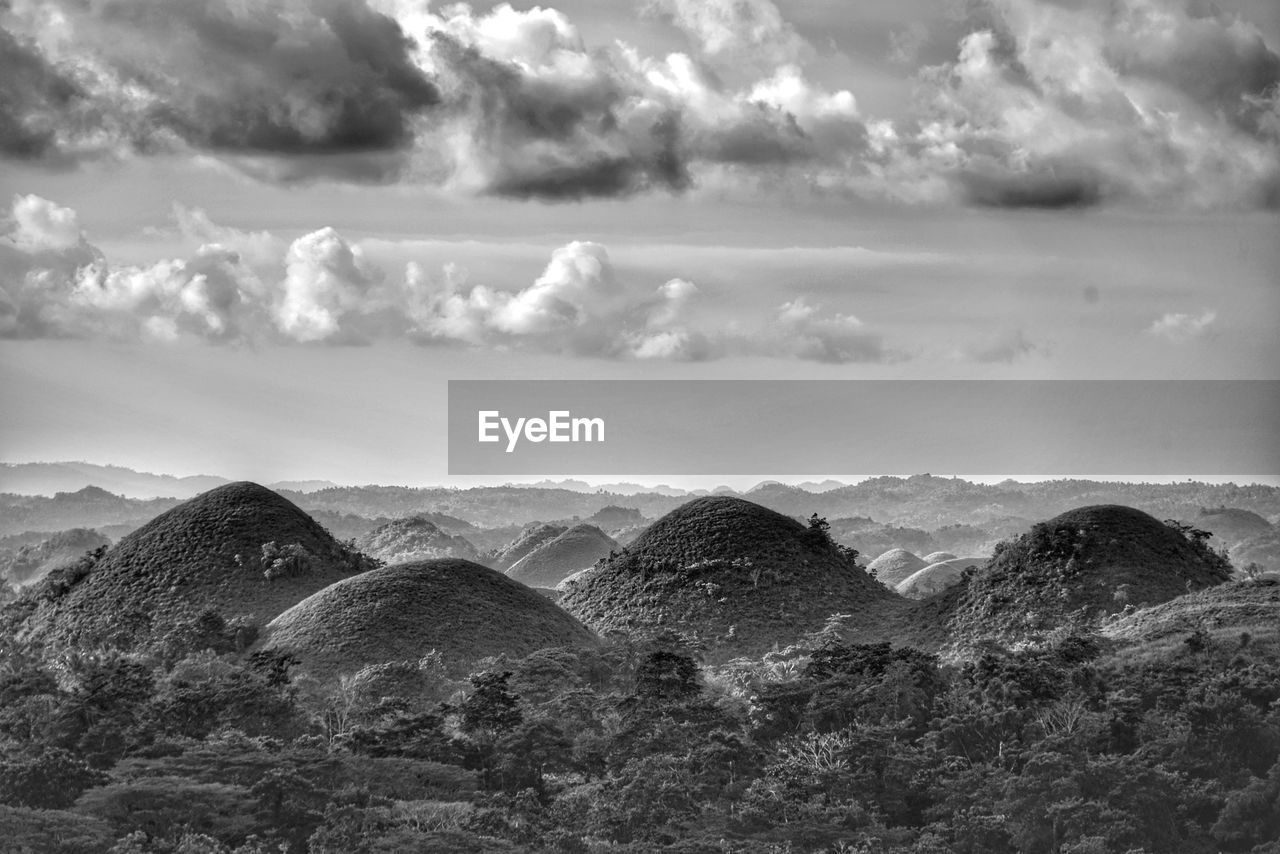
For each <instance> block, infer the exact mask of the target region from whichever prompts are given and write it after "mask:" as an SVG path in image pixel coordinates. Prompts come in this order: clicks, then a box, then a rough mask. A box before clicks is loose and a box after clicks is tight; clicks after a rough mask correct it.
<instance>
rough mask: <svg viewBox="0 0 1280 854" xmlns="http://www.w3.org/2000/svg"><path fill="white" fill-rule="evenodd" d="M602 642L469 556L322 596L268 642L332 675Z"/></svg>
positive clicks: (284, 619)
mask: <svg viewBox="0 0 1280 854" xmlns="http://www.w3.org/2000/svg"><path fill="white" fill-rule="evenodd" d="M594 642H595V639H594V637H593V635H592V634H591V632H589V631H588V630H587V629H586V628H584V627H583V626H582V624H581V623H579V622H578V621H577V620H576V619H574V618H573V617H571V616H570V615H568V614H566V613H565V612H564V611H562V610H560V609H559V608H557V607H556V606H555V605H554V604H553V603H552V602H551V601H549V600H548V599H547V598H546V597H544V596H542V595H541V594H539V593H537V592H536V591H534V590H531V589H529V588H528V587H526V586H525V585H523V584H520V583H519V582H516V581H513V580H511V579H509V578H507V577H506V576H504V575H502V573H500V572H497V571H495V570H492V569H489V568H488V567H485V566H481V565H479V564H476V563H472V562H470V561H465V560H454V559H445V560H429V561H417V562H412V563H403V564H397V565H395V566H387V567H383V568H381V569H375V570H371V571H369V572H366V573H363V574H361V575H356V576H353V577H351V578H348V579H345V580H343V581H340V582H338V583H336V584H333V585H331V586H329V587H326V588H325V589H324V590H321V591H319V592H318V593H315V594H314V595H312V596H310V597H308V598H307V599H305V600H303V601H301V602H299V603H298V604H297V605H295V606H293V607H292V608H290V609H288V610H287V611H285V612H284V613H282V614H280V615H279V616H278V617H276V618H275V619H274V620H272V621H271V623H270V624H269V625H268V626H267V630H266V633H265V638H264V648H265V649H268V650H277V651H282V652H288V653H290V654H292V655H296V656H297V657H298V658H300V659H301V661H302V665H303V667H305V668H307V669H308V670H310V671H312V672H313V673H316V674H317V675H320V676H322V677H324V678H332V677H335V676H336V675H337V674H340V673H352V672H355V671H356V670H359V669H360V668H361V667H363V666H365V665H367V664H372V663H378V662H390V661H405V660H407V661H418V660H419V659H421V658H422V657H423V656H424V655H427V654H428V653H430V652H433V651H434V652H438V653H440V654H441V655H442V656H443V657H444V660H445V661H446V662H447V663H448V664H449V665H450V666H451V667H454V668H459V667H460V668H463V672H465V666H466V665H468V664H472V663H474V662H476V661H479V660H480V659H482V658H485V657H488V656H493V655H498V654H501V653H506V654H507V655H511V656H517V657H518V656H523V655H528V654H529V653H531V652H534V651H535V650H539V649H542V648H544V647H553V646H584V645H589V644H592V643H594Z"/></svg>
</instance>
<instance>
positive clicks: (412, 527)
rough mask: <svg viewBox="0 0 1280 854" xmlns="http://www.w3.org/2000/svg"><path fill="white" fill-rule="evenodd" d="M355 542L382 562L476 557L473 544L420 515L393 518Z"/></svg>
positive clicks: (357, 546) (472, 558)
mask: <svg viewBox="0 0 1280 854" xmlns="http://www.w3.org/2000/svg"><path fill="white" fill-rule="evenodd" d="M355 546H356V548H358V549H359V550H360V551H362V552H363V553H365V554H367V555H368V556H369V557H372V558H376V559H378V560H380V561H382V562H383V563H407V562H408V561H413V560H432V559H434V558H448V557H454V558H459V559H461V560H470V561H477V562H478V561H479V559H480V555H479V554H478V553H477V552H476V547H475V546H473V545H471V543H470V542H469V541H468V540H467V539H466V538H464V537H457V536H453V535H450V534H446V533H445V532H444V531H442V530H440V528H438V527H437V526H436V525H435V524H433V523H432V522H430V521H428V520H427V519H426V517H423V516H410V517H409V518H407V519H396V520H395V521H394V522H388V523H386V524H385V525H381V526H379V527H377V528H374V529H373V530H372V531H370V532H369V533H367V534H365V535H363V536H361V537H359V538H357V539H356V541H355Z"/></svg>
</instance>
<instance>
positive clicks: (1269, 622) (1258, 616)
mask: <svg viewBox="0 0 1280 854" xmlns="http://www.w3.org/2000/svg"><path fill="white" fill-rule="evenodd" d="M1196 629H1204V630H1205V631H1206V632H1209V633H1211V634H1222V633H1227V632H1229V633H1234V634H1235V635H1236V636H1237V637H1238V636H1239V634H1240V632H1242V631H1248V632H1250V634H1252V635H1253V636H1254V637H1260V636H1263V635H1270V636H1272V637H1274V636H1276V635H1277V634H1278V633H1280V580H1276V579H1265V580H1259V581H1235V582H1231V583H1229V584H1222V585H1220V586H1218V587H1210V588H1208V589H1206V590H1199V591H1196V592H1195V593H1187V594H1185V595H1182V596H1179V597H1177V598H1176V599H1170V600H1169V601H1168V602H1164V603H1162V604H1159V605H1155V606H1153V607H1151V608H1143V609H1142V610H1140V611H1134V612H1133V613H1131V614H1126V615H1124V616H1122V617H1117V618H1116V619H1114V620H1111V621H1109V622H1108V623H1107V624H1106V625H1105V626H1103V629H1102V634H1103V635H1105V636H1106V637H1109V638H1112V639H1114V640H1119V641H1133V642H1147V641H1154V640H1161V639H1164V638H1168V637H1171V636H1176V637H1178V638H1181V637H1184V636H1186V635H1188V634H1190V633H1191V632H1194V631H1195V630H1196ZM1233 640H1234V638H1233Z"/></svg>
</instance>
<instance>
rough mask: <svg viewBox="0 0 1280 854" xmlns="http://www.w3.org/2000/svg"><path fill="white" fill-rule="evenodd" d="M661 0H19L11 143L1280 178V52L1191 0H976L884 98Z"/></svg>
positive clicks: (491, 181)
mask: <svg viewBox="0 0 1280 854" xmlns="http://www.w3.org/2000/svg"><path fill="white" fill-rule="evenodd" d="M651 8H652V10H654V11H656V13H657V14H658V15H660V16H662V17H664V18H666V19H668V20H670V21H671V22H672V23H673V24H674V25H675V26H677V27H678V28H680V29H681V30H683V31H684V32H685V33H686V34H687V35H688V36H689V50H688V51H687V52H676V53H670V54H666V55H653V56H651V55H646V54H644V53H643V52H641V51H640V50H638V49H637V48H636V47H634V46H632V45H629V44H627V43H626V41H625V40H618V41H614V42H610V43H604V44H599V45H589V44H587V43H586V41H585V39H584V38H583V36H582V34H581V33H580V32H579V31H578V29H577V28H576V27H575V26H574V24H573V22H572V21H571V20H570V19H569V18H568V17H567V16H565V15H564V14H563V13H561V12H559V11H557V10H555V9H550V8H542V7H534V8H531V9H527V10H517V9H514V8H512V7H511V6H510V5H507V4H499V5H497V6H494V7H493V8H492V9H489V10H488V11H477V10H476V9H473V8H472V7H471V6H468V5H466V4H451V5H446V6H440V7H438V8H437V7H432V6H430V5H428V4H427V3H426V2H423V0H351V2H347V0H268V1H267V2H263V3H256V4H244V3H240V2H233V0H213V2H203V0H169V2H158V0H113V2H111V3H84V2H81V0H10V2H9V3H7V4H5V5H4V6H3V7H0V22H3V29H0V156H8V157H11V158H12V157H17V158H26V159H34V160H39V161H43V162H48V163H60V164H67V163H72V162H76V161H78V160H82V159H87V158H101V157H112V156H124V155H128V156H134V155H139V154H141V155H146V154H150V153H155V152H173V151H179V152H195V153H198V154H200V155H201V156H202V157H204V158H207V159H213V160H214V161H216V162H221V163H225V164H229V165H231V166H232V167H234V168H236V169H239V170H242V171H243V172H245V173H246V174H249V175H251V176H254V177H256V178H258V179H261V180H269V181H281V182H293V181H306V180H316V179H319V178H326V179H332V180H339V181H352V182H378V181H391V180H397V181H406V182H417V183H423V184H429V185H436V186H442V187H445V188H448V189H450V190H452V191H455V192H460V193H471V194H484V195H496V196H504V197H510V198H516V199H539V200H549V201H572V200H579V199H584V198H592V197H624V196H628V195H633V194H637V193H646V192H674V193H680V192H686V191H689V190H690V189H692V188H696V187H708V188H711V189H712V190H714V191H722V190H731V191H740V192H763V193H771V192H795V191H802V192H818V193H839V194H844V195H852V196H860V197H875V198H890V199H894V200H898V201H905V202H911V203H933V204H936V203H947V204H949V203H956V202H961V203H967V204H975V205H986V206H1001V207H1040V208H1068V207H1082V206H1090V205H1096V204H1101V203H1106V202H1112V201H1125V202H1132V201H1136V202H1141V203H1158V204H1161V205H1163V204H1166V203H1170V202H1173V203H1177V204H1183V205H1190V206H1201V207H1213V206H1259V205H1260V206H1275V205H1277V204H1280V55H1278V54H1277V53H1276V51H1275V49H1274V48H1273V47H1272V46H1270V45H1268V44H1267V43H1266V41H1265V39H1264V38H1263V36H1262V34H1261V33H1260V32H1259V31H1258V30H1257V28H1256V27H1253V26H1252V25H1250V24H1249V23H1247V22H1246V21H1244V20H1243V19H1241V18H1239V17H1237V16H1235V15H1233V14H1230V13H1227V12H1223V11H1221V10H1219V9H1217V8H1216V7H1214V6H1212V5H1211V4H1206V3H1203V2H1200V0H1072V2H1062V0H970V2H967V3H965V4H964V9H965V10H966V13H965V14H962V15H951V16H947V15H943V16H940V18H939V21H940V25H938V26H936V27H934V28H933V29H932V30H931V31H928V32H921V31H920V30H919V29H917V30H913V31H911V33H910V34H909V35H910V37H909V39H906V41H904V40H903V39H905V38H906V37H902V38H899V41H898V44H897V48H898V51H897V52H898V54H900V56H901V57H903V58H909V57H910V56H917V57H920V58H921V60H922V61H928V62H932V63H933V64H931V65H929V66H927V67H924V68H922V69H920V70H919V72H918V74H917V76H916V84H917V89H918V91H919V97H918V103H916V104H915V105H914V108H913V110H912V112H911V114H910V115H909V116H908V117H907V118H904V119H900V120H894V121H890V120H887V119H883V118H876V117H874V116H866V115H863V114H862V113H861V111H860V110H859V107H858V103H857V100H856V98H855V94H854V88H855V87H854V86H850V87H848V88H842V87H839V86H826V85H820V84H818V83H816V82H815V81H814V80H812V79H811V77H810V75H809V74H808V73H807V71H806V66H807V65H808V63H809V62H810V61H812V60H813V59H814V51H813V50H812V48H811V47H810V46H809V45H808V44H807V43H805V41H804V39H803V38H801V37H800V36H799V35H798V34H797V33H796V31H795V30H794V28H793V27H792V26H791V25H790V24H789V23H788V22H787V21H786V20H785V18H784V17H783V15H782V14H781V12H780V11H779V8H778V7H777V6H776V5H775V4H774V3H772V2H769V0H710V2H693V0H655V2H654V3H652V4H651ZM850 82H851V83H853V84H855V85H856V83H857V81H856V80H855V81H850Z"/></svg>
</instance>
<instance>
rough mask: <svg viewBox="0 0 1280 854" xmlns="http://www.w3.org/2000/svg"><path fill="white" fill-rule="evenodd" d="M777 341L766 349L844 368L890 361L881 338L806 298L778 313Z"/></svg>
mask: <svg viewBox="0 0 1280 854" xmlns="http://www.w3.org/2000/svg"><path fill="white" fill-rule="evenodd" d="M774 328H775V330H776V333H775V334H776V338H775V339H774V340H773V341H769V342H767V343H766V344H765V346H766V347H767V348H769V349H774V350H777V351H779V352H782V353H786V354H788V355H792V356H795V357H796V358H799V359H807V360H809V361H814V362H829V363H832V364H844V363H846V362H881V361H885V360H886V359H887V358H888V354H887V353H886V352H885V349H884V345H883V343H882V342H881V339H880V336H879V335H877V334H874V333H872V332H871V331H870V330H868V329H867V328H866V326H865V324H864V323H863V322H862V321H861V320H859V319H858V318H856V317H854V316H853V315H850V314H838V313H835V314H826V313H825V312H823V311H822V310H820V308H819V307H818V306H815V305H811V304H810V303H809V302H807V301H806V300H805V299H804V298H800V299H796V300H792V301H791V302H788V303H785V304H783V305H782V306H781V307H779V309H778V314H777V318H776V325H775V327H774Z"/></svg>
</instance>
